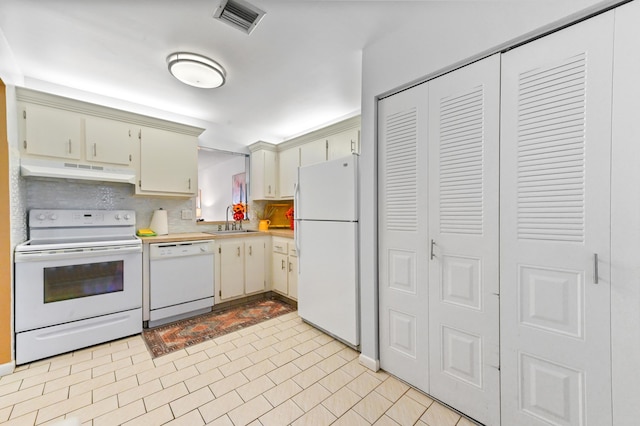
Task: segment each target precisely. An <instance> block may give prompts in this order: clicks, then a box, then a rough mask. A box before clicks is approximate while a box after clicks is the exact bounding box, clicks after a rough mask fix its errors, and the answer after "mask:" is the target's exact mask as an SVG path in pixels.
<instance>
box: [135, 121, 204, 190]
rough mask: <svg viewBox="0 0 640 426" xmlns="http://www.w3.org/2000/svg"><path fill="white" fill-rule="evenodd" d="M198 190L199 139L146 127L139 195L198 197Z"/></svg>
mask: <svg viewBox="0 0 640 426" xmlns="http://www.w3.org/2000/svg"><path fill="white" fill-rule="evenodd" d="M197 189H198V139H197V138H196V137H194V136H189V135H185V134H180V133H175V132H169V131H166V130H160V129H155V128H150V127H143V128H142V129H141V130H140V168H139V170H138V184H137V185H136V194H138V195H174V196H194V195H196V192H197Z"/></svg>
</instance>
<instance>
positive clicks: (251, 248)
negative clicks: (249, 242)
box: [249, 246, 253, 256]
mask: <svg viewBox="0 0 640 426" xmlns="http://www.w3.org/2000/svg"><path fill="white" fill-rule="evenodd" d="M249 256H253V246H249Z"/></svg>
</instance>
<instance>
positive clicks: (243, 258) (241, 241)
mask: <svg viewBox="0 0 640 426" xmlns="http://www.w3.org/2000/svg"><path fill="white" fill-rule="evenodd" d="M267 242H268V238H266V237H259V238H233V239H227V240H221V241H220V242H219V243H218V257H217V260H216V290H217V298H218V301H226V300H230V299H235V298H238V297H242V296H245V295H251V294H254V293H260V292H264V291H265V290H266V286H267V268H266V265H267V257H266V255H267V252H266V244H267Z"/></svg>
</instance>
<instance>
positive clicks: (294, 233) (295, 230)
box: [293, 168, 300, 273]
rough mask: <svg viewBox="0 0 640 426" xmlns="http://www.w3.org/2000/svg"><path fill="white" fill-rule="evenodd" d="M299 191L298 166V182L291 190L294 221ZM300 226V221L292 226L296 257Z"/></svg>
mask: <svg viewBox="0 0 640 426" xmlns="http://www.w3.org/2000/svg"><path fill="white" fill-rule="evenodd" d="M299 193H300V169H299V168H298V183H296V184H295V189H294V190H293V208H294V213H293V220H294V223H295V222H296V220H295V219H296V217H295V210H298V209H299V208H300V205H299V204H298V194H299ZM299 226H300V222H298V223H296V224H295V226H294V227H293V243H294V244H295V246H296V253H297V255H298V257H300V242H299V240H300V238H299V236H298V232H299V231H298V228H299ZM298 273H300V271H298Z"/></svg>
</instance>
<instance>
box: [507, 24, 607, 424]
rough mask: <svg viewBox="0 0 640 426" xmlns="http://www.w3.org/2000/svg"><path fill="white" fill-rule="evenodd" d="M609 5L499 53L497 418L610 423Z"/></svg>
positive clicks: (520, 421)
mask: <svg viewBox="0 0 640 426" xmlns="http://www.w3.org/2000/svg"><path fill="white" fill-rule="evenodd" d="M612 49H613V12H609V13H606V14H603V15H600V16H597V17H595V18H592V19H589V20H587V21H584V22H582V23H579V24H577V25H574V26H572V27H569V28H566V29H564V30H562V31H560V32H557V33H554V34H551V35H549V36H547V37H544V38H541V39H539V40H536V41H533V42H531V43H529V44H526V45H524V46H521V47H518V48H516V49H514V50H512V51H509V52H507V53H506V54H504V56H503V62H502V65H503V67H502V116H501V142H500V146H501V151H500V166H501V181H500V184H501V200H500V201H501V203H500V205H501V247H500V248H501V284H500V288H501V312H500V314H501V319H500V323H501V365H502V366H501V368H502V371H501V372H502V424H504V425H518V426H527V425H587V424H588V425H598V426H605V425H609V424H611V358H610V349H611V343H610V338H611V330H610V324H611V321H610V315H611V308H610V299H611V297H610V296H611V295H610V271H609V265H610V256H609V253H610V211H609V209H610V148H611V123H610V122H611V85H612Z"/></svg>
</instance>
